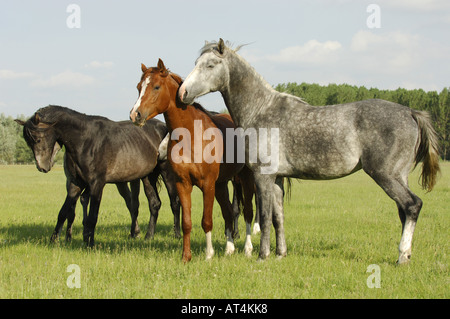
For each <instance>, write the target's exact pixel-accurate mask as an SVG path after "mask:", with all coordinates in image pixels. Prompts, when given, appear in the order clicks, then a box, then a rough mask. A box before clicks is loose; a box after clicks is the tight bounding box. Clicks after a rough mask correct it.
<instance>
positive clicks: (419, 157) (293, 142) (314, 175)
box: [179, 39, 439, 264]
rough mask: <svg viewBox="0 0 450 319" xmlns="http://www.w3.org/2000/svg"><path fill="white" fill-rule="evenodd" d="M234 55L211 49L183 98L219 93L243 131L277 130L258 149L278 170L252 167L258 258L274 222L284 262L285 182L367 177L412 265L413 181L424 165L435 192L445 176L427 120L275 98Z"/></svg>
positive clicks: (391, 107) (220, 47)
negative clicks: (391, 209)
mask: <svg viewBox="0 0 450 319" xmlns="http://www.w3.org/2000/svg"><path fill="white" fill-rule="evenodd" d="M236 51H237V50H233V49H231V48H229V47H228V46H227V45H225V43H224V41H223V40H222V39H220V41H219V42H213V43H207V44H206V45H205V46H204V47H203V48H202V50H201V54H200V57H199V58H198V59H197V61H196V65H195V68H194V69H193V70H192V72H191V73H190V74H189V75H188V77H187V78H186V79H185V81H184V83H183V85H182V86H181V87H180V89H179V97H180V99H181V100H182V101H183V102H185V103H192V102H193V101H194V99H195V98H196V97H198V96H201V95H204V94H207V93H209V92H214V91H219V92H221V94H222V96H223V99H224V101H225V104H226V106H227V108H228V110H229V111H230V114H231V117H232V118H233V121H234V123H235V124H236V125H237V126H239V127H242V128H243V129H245V130H247V129H255V128H257V129H258V128H277V129H278V131H277V130H275V131H274V132H278V134H275V135H274V136H273V137H274V138H272V136H271V138H270V139H269V138H268V137H266V138H265V139H264V138H263V139H259V140H258V143H259V145H257V146H258V147H261V142H263V144H269V145H271V147H272V148H271V150H272V151H273V150H274V149H275V152H277V153H278V157H277V158H275V160H276V161H277V162H276V167H277V169H276V170H275V171H274V172H272V171H271V172H267V171H266V172H264V170H263V169H264V165H263V164H262V161H260V160H258V161H255V162H250V163H248V165H249V166H250V168H251V169H252V170H253V173H254V174H255V182H256V188H257V200H258V202H259V210H260V214H261V215H260V218H261V249H260V253H259V258H260V259H264V258H266V257H268V256H269V253H270V221H271V220H273V223H274V226H275V231H276V238H277V244H276V253H277V255H279V256H284V255H286V242H285V238H284V227H283V222H284V213H283V199H282V192H281V187H280V184H281V178H282V177H283V176H289V177H297V178H302V179H316V180H326V179H334V178H340V177H343V176H346V175H349V174H352V173H354V172H356V171H358V170H360V169H363V170H364V171H365V172H366V173H367V174H368V175H369V176H370V177H372V178H373V179H374V180H375V182H376V183H377V184H378V185H379V186H380V187H381V188H382V189H383V190H384V191H385V192H386V194H387V195H388V196H389V197H390V198H392V199H393V200H394V201H395V202H396V204H397V207H398V214H399V216H400V221H401V223H402V237H401V240H400V244H399V258H398V263H399V264H402V263H406V262H408V261H409V260H410V257H411V242H412V237H413V233H414V229H415V226H416V222H417V218H418V216H419V212H420V210H421V208H422V200H421V199H420V198H419V197H417V195H415V194H414V193H413V192H412V191H411V189H410V188H409V187H408V174H409V172H410V171H411V169H412V168H413V167H415V166H417V164H418V163H419V162H423V166H422V173H421V180H422V186H423V188H424V189H427V190H428V191H431V190H432V189H433V186H434V185H435V182H436V175H437V173H438V171H439V156H438V153H439V151H438V136H437V134H436V132H435V130H434V129H433V125H432V123H431V121H430V118H429V115H428V114H427V113H426V112H419V111H416V110H412V109H410V108H408V107H405V106H403V105H399V104H396V103H392V102H388V101H383V100H366V101H360V102H354V103H347V104H340V105H331V106H323V107H314V106H311V105H309V104H308V103H306V102H305V101H303V100H302V99H300V98H298V97H295V96H292V95H289V94H285V93H279V92H277V91H275V90H274V89H273V88H272V87H271V86H270V85H269V84H268V83H267V82H266V81H265V80H264V79H263V78H262V77H261V76H260V75H259V74H258V73H257V72H256V71H255V70H254V69H253V68H252V67H251V66H250V65H249V64H248V62H247V61H245V60H244V59H243V58H242V57H240V56H239V55H238V54H237V53H236ZM251 147H255V145H251V144H247V146H246V152H247V154H248V153H249V148H251ZM272 213H274V216H273V217H272Z"/></svg>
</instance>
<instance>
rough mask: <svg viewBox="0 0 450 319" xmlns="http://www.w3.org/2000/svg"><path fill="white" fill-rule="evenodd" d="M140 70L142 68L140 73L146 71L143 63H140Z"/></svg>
mask: <svg viewBox="0 0 450 319" xmlns="http://www.w3.org/2000/svg"><path fill="white" fill-rule="evenodd" d="M141 70H142V73H145V71H147V67H146V66H145V64H144V63H141Z"/></svg>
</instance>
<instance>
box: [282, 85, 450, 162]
mask: <svg viewBox="0 0 450 319" xmlns="http://www.w3.org/2000/svg"><path fill="white" fill-rule="evenodd" d="M275 89H276V90H277V91H279V92H286V93H289V94H292V95H295V96H298V97H301V98H302V99H303V100H304V101H306V102H308V103H309V104H311V105H333V104H341V103H349V102H355V101H361V100H367V99H382V100H387V101H392V102H395V103H398V104H402V105H405V106H409V107H410V108H412V109H415V110H421V111H428V112H429V113H430V115H431V118H432V120H433V125H434V128H435V129H436V132H437V133H438V134H439V138H440V147H441V157H442V158H443V159H446V160H450V137H449V135H450V87H448V88H447V87H446V88H444V89H442V91H441V92H440V93H438V92H437V91H428V92H425V91H424V90H422V89H414V90H407V89H403V88H398V89H397V90H380V89H377V88H370V89H367V88H366V87H364V86H359V87H358V86H354V85H348V84H339V85H338V84H329V85H327V86H321V85H319V84H315V83H314V84H308V83H301V84H297V83H283V84H278V85H277V86H276V87H275Z"/></svg>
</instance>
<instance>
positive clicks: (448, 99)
mask: <svg viewBox="0 0 450 319" xmlns="http://www.w3.org/2000/svg"><path fill="white" fill-rule="evenodd" d="M275 89H276V90H277V91H279V92H286V93H289V94H293V95H295V96H299V97H301V98H302V99H303V100H305V101H306V102H308V103H309V104H311V105H332V104H341V103H348V102H354V101H360V100H366V99H383V100H388V101H392V102H396V103H399V104H402V105H405V106H409V107H411V108H413V109H416V110H425V111H428V112H429V113H430V115H431V118H432V120H433V124H434V127H435V129H436V131H437V132H438V134H439V137H440V145H441V156H442V158H443V159H446V160H450V137H449V135H450V87H449V88H444V89H442V91H441V92H440V93H438V92H436V91H428V92H425V91H424V90H422V89H415V90H406V89H403V88H398V89H397V90H379V89H377V88H370V89H367V88H365V87H364V86H359V87H358V86H352V85H348V84H339V85H338V84H329V85H327V86H321V85H319V84H308V83H301V84H297V83H283V84H278V85H277V86H276V87H275ZM18 118H19V119H21V120H26V116H25V115H20V116H18ZM62 158H63V152H60V154H58V156H57V158H56V160H57V162H60V163H61V162H62ZM33 162H34V157H33V153H32V152H31V150H30V148H29V147H28V146H27V144H26V142H25V140H24V139H23V135H22V126H20V125H18V124H17V123H16V122H14V118H12V117H11V116H6V115H4V114H0V164H29V163H33Z"/></svg>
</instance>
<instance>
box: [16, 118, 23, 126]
mask: <svg viewBox="0 0 450 319" xmlns="http://www.w3.org/2000/svg"><path fill="white" fill-rule="evenodd" d="M14 121H15V122H16V123H18V124H19V125H22V126H24V125H25V121H22V120H19V119H15V120H14Z"/></svg>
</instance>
